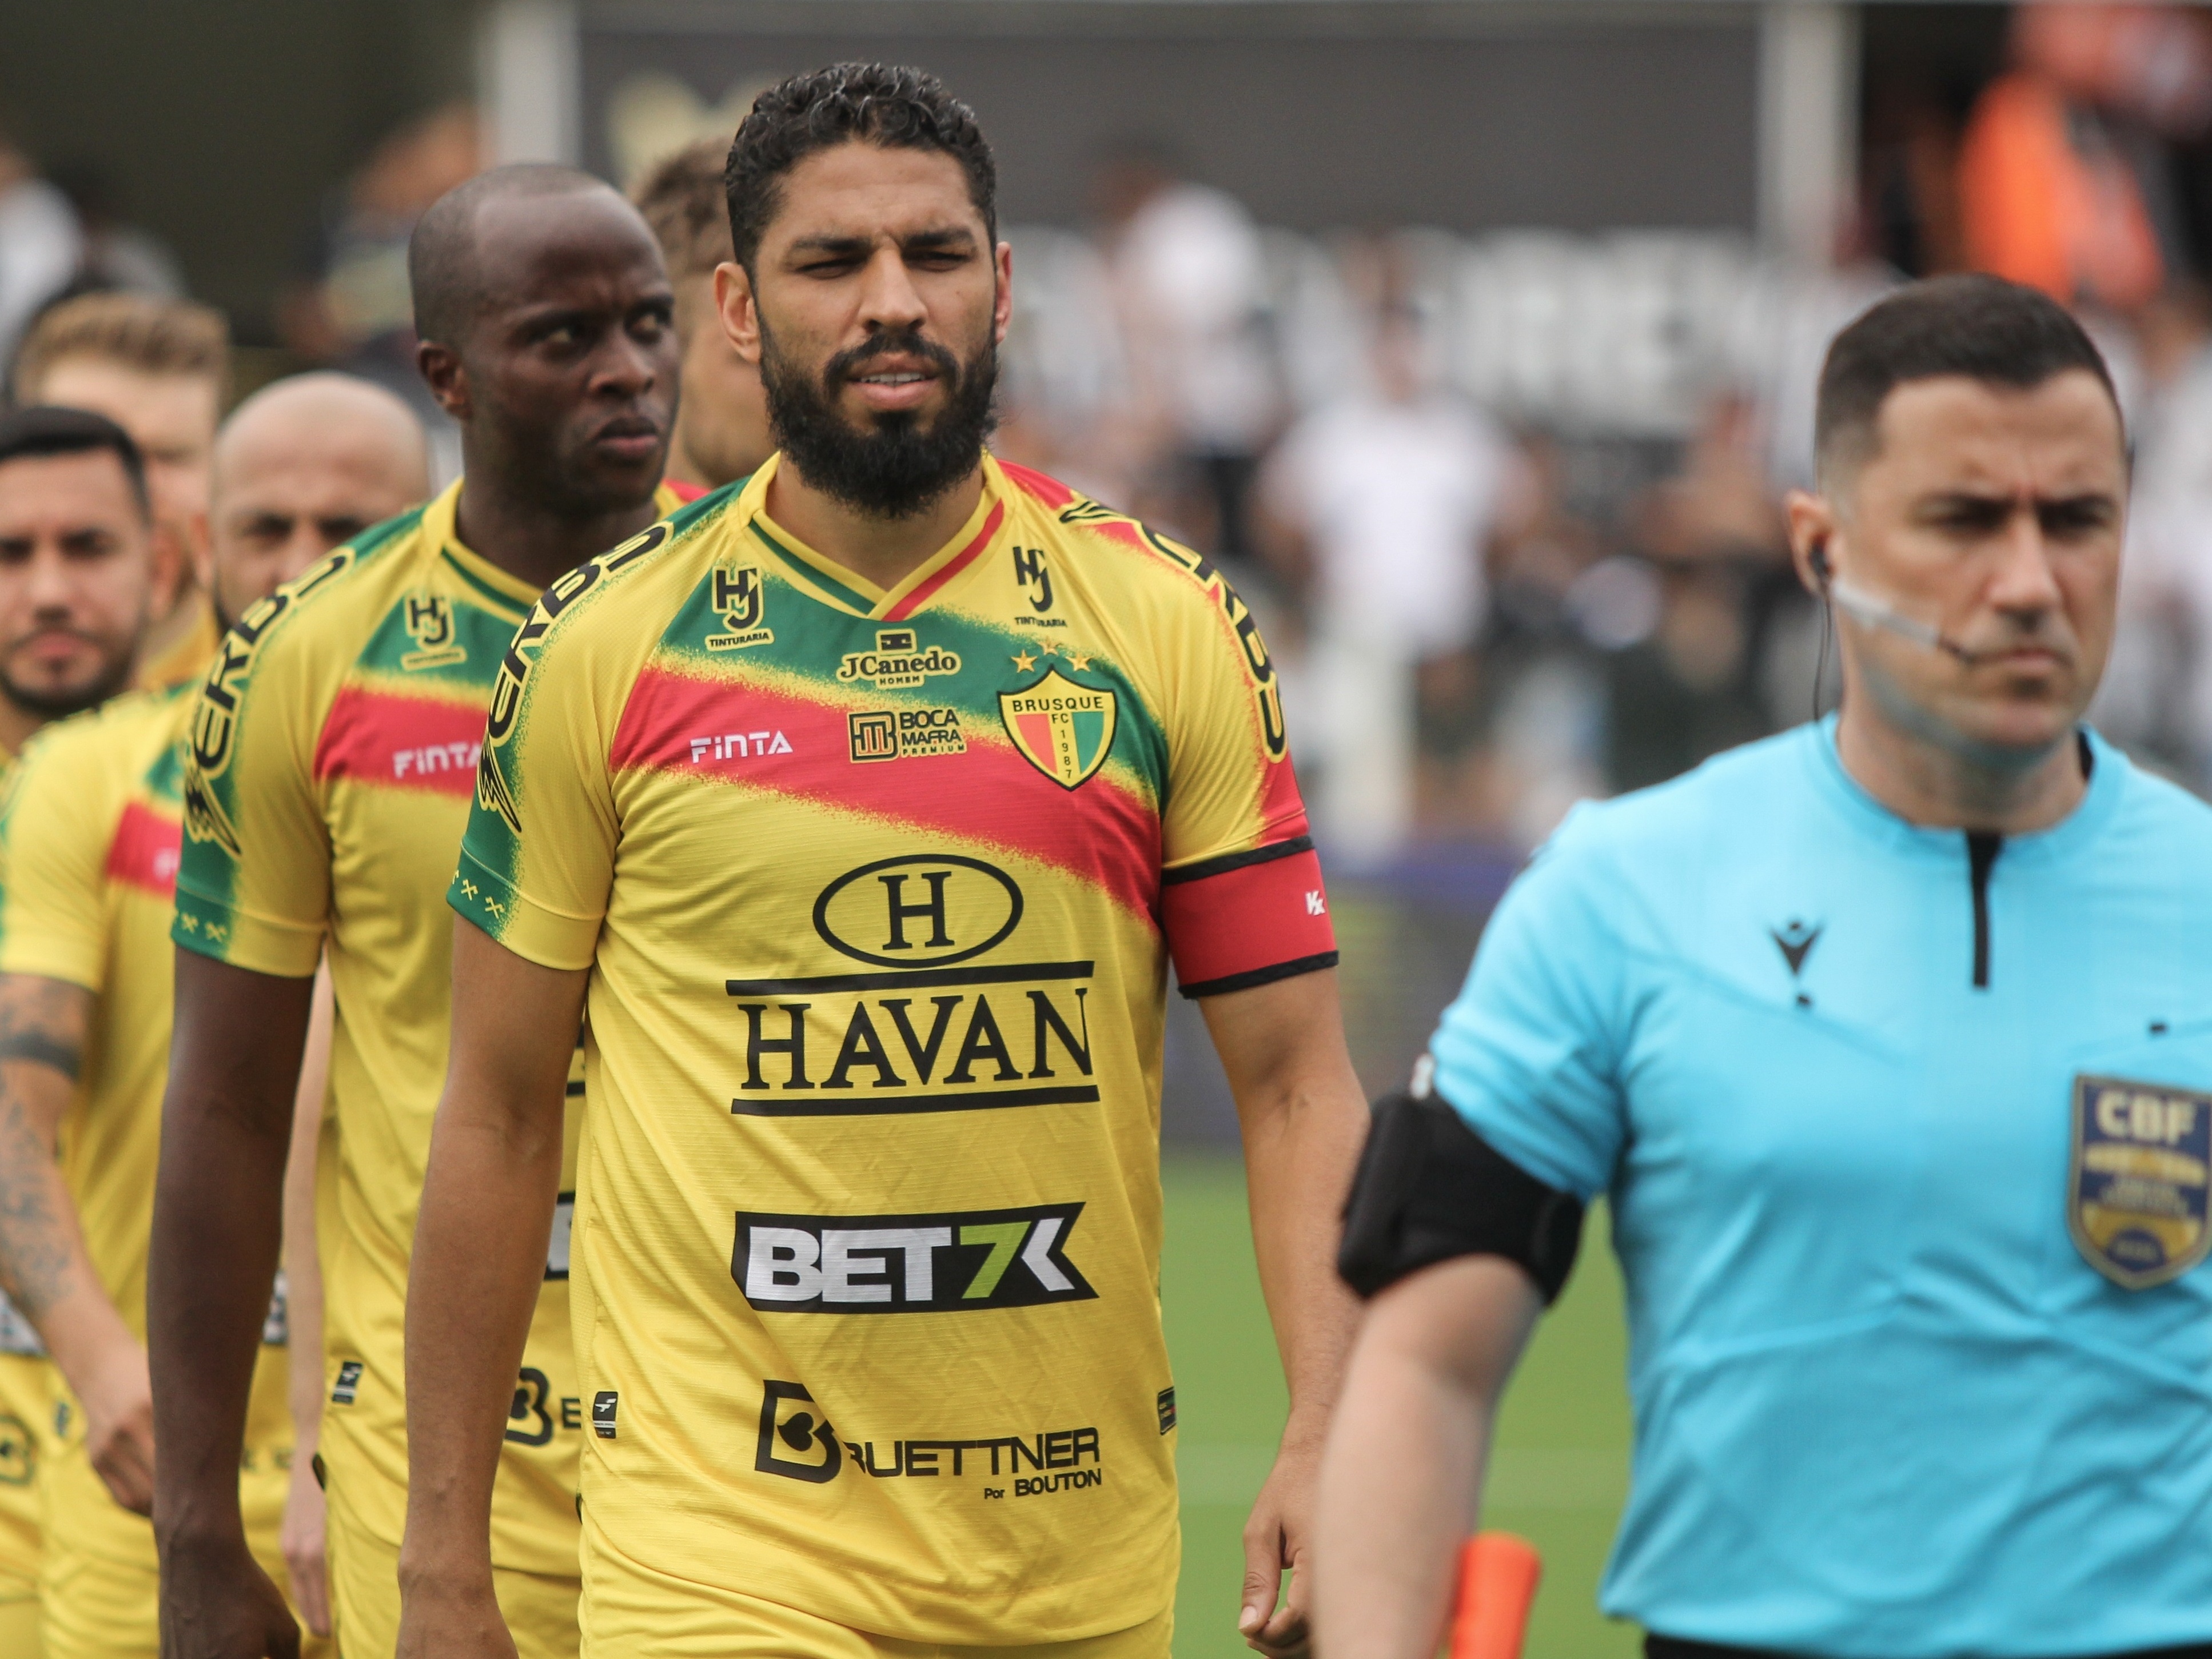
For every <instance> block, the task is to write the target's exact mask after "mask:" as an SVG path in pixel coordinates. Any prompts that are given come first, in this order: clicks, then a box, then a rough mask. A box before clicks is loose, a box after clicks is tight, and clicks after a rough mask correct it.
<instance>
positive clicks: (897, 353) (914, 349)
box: [822, 328, 960, 392]
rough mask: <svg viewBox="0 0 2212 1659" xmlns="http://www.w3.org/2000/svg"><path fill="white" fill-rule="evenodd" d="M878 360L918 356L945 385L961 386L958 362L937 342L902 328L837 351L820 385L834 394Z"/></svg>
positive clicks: (824, 370) (823, 373)
mask: <svg viewBox="0 0 2212 1659" xmlns="http://www.w3.org/2000/svg"><path fill="white" fill-rule="evenodd" d="M881 357H919V358H921V360H922V361H923V362H926V363H927V364H928V365H929V366H930V367H931V368H933V369H935V370H936V371H937V373H938V374H939V375H940V376H942V377H943V378H944V380H945V383H946V385H947V386H957V385H958V384H959V383H960V363H959V360H958V359H957V358H956V357H954V356H953V355H952V354H951V352H949V351H947V350H946V349H945V348H944V347H943V346H941V345H939V344H938V343H937V342H936V341H934V340H925V339H923V338H922V337H921V332H920V331H918V330H915V329H911V328H905V329H901V330H899V331H897V332H896V333H891V334H878V335H875V336H873V337H871V338H869V339H866V340H864V341H862V342H861V343H860V344H859V345H856V346H854V347H851V348H850V349H847V350H844V351H841V352H839V353H838V354H837V355H836V356H834V357H832V358H831V359H830V360H829V367H828V368H825V369H823V371H822V380H823V384H824V385H825V386H828V387H829V389H830V390H831V391H832V392H835V391H836V389H837V388H838V387H839V386H842V385H844V384H845V382H846V381H848V380H854V379H856V378H858V377H859V376H860V375H862V374H867V373H868V372H869V366H870V365H872V364H873V363H874V362H876V360H877V359H878V358H881Z"/></svg>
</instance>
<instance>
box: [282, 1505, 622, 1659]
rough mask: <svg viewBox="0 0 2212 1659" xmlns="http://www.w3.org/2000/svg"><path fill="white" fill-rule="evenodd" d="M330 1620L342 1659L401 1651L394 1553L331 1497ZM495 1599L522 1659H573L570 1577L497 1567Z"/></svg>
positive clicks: (373, 1658)
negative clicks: (334, 1629)
mask: <svg viewBox="0 0 2212 1659" xmlns="http://www.w3.org/2000/svg"><path fill="white" fill-rule="evenodd" d="M328 1496H329V1498H330V1504H329V1508H328V1510H326V1511H325V1512H326V1514H327V1515H328V1516H329V1519H328V1521H327V1522H326V1528H327V1537H328V1540H329V1543H328V1548H329V1551H330V1563H331V1624H332V1625H333V1626H336V1627H337V1632H338V1653H339V1659H392V1651H393V1650H394V1649H396V1648H397V1647H398V1645H399V1547H398V1545H397V1544H392V1543H387V1542H386V1541H384V1540H383V1539H381V1538H380V1537H378V1536H377V1535H376V1534H374V1533H373V1532H371V1531H370V1530H369V1529H368V1528H366V1527H364V1526H362V1524H361V1523H360V1522H358V1521H357V1520H356V1519H355V1518H354V1517H353V1516H352V1514H351V1513H350V1512H349V1510H347V1509H346V1508H345V1506H344V1505H343V1504H341V1503H339V1502H338V1500H337V1494H336V1493H335V1492H332V1493H330V1494H328ZM491 1583H492V1593H493V1594H494V1595H497V1596H498V1597H499V1610H500V1612H501V1613H503V1614H505V1615H506V1618H507V1632H508V1633H509V1634H511V1635H512V1636H513V1638H514V1650H515V1653H516V1654H517V1656H519V1659H576V1597H577V1595H578V1591H579V1589H580V1586H579V1585H578V1583H577V1581H576V1580H575V1579H574V1578H556V1577H552V1576H550V1574H546V1573H538V1572H517V1571H513V1569H512V1568H508V1567H494V1568H493V1569H492V1574H491Z"/></svg>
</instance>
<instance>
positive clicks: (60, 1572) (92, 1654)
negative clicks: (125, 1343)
mask: <svg viewBox="0 0 2212 1659" xmlns="http://www.w3.org/2000/svg"><path fill="white" fill-rule="evenodd" d="M75 1416H76V1414H75V1413H72V1418H73V1419H74V1418H75ZM48 1453H49V1455H48V1458H47V1462H46V1472H45V1476H44V1482H43V1484H44V1486H45V1497H46V1562H45V1565H44V1567H43V1568H42V1569H41V1571H40V1581H39V1599H40V1602H41V1603H42V1604H43V1607H42V1617H41V1620H40V1625H41V1628H42V1630H43V1632H44V1633H45V1638H46V1659H114V1656H121V1659H141V1656H143V1659H158V1656H159V1655H160V1653H161V1607H160V1591H161V1569H160V1562H159V1559H158V1557H157V1555H156V1553H155V1548H154V1528H153V1526H152V1524H151V1523H150V1522H148V1521H146V1520H145V1519H143V1517H142V1516H136V1515H133V1514H131V1511H130V1510H126V1509H125V1508H123V1507H122V1506H121V1505H120V1504H118V1503H117V1502H116V1501H115V1499H114V1498H113V1497H112V1496H111V1495H110V1494H109V1492H108V1490H107V1487H106V1485H105V1483H103V1482H102V1481H101V1480H100V1476H99V1474H97V1473H96V1472H95V1471H94V1468H93V1467H92V1462H91V1460H90V1459H89V1458H88V1457H87V1456H86V1455H85V1450H84V1437H83V1433H82V1424H81V1423H79V1422H73V1424H72V1429H71V1431H70V1433H69V1434H67V1435H66V1436H65V1437H62V1438H61V1440H60V1441H59V1443H54V1442H51V1441H50V1442H49V1443H48ZM287 1486H289V1474H288V1473H287V1471H285V1470H284V1469H283V1468H279V1467H278V1466H277V1465H276V1463H275V1462H273V1461H272V1460H270V1459H269V1458H268V1457H267V1456H266V1455H262V1456H259V1457H258V1458H257V1459H256V1461H255V1462H254V1465H253V1467H252V1468H249V1469H246V1470H243V1471H241V1472H240V1475H239V1478H238V1497H239V1507H240V1510H241V1511H242V1513H243V1515H244V1516H245V1520H246V1542H247V1544H249V1545H250V1546H251V1547H252V1550H253V1557H254V1559H255V1560H257V1561H258V1562H259V1563H260V1564H261V1570H262V1571H264V1572H265V1573H267V1574H268V1575H269V1577H270V1578H271V1579H273V1580H274V1581H275V1582H276V1586H277V1588H278V1589H283V1590H286V1591H287V1592H288V1593H289V1584H288V1583H287V1581H286V1574H285V1568H284V1557H283V1552H282V1550H281V1549H280V1548H279V1547H278V1544H277V1535H278V1533H279V1530H280V1529H281V1528H282V1527H283V1522H284V1498H285V1492H286V1488H287ZM302 1638H303V1639H302V1643H301V1650H300V1651H301V1655H302V1656H320V1655H325V1654H327V1653H328V1651H329V1649H328V1645H327V1644H325V1643H323V1642H321V1641H319V1640H318V1639H317V1638H314V1637H312V1636H307V1635H306V1634H305V1632H302ZM13 1652H14V1650H13V1649H11V1648H9V1647H7V1646H6V1644H4V1643H3V1642H0V1653H7V1654H12V1653H13Z"/></svg>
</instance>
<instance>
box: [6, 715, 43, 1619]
mask: <svg viewBox="0 0 2212 1659" xmlns="http://www.w3.org/2000/svg"><path fill="white" fill-rule="evenodd" d="M14 765H15V756H13V755H12V754H9V752H8V751H7V750H5V749H0V777H5V776H6V775H8V772H9V769H11V768H12V767H13V766H14ZM51 1386H52V1385H51V1384H50V1383H48V1381H47V1378H46V1347H45V1346H44V1345H43V1344H42V1343H40V1340H39V1334H38V1332H36V1331H35V1330H33V1329H32V1328H31V1322H30V1321H29V1320H27V1319H26V1318H24V1317H23V1316H22V1315H21V1314H20V1313H18V1312H16V1311H15V1305H14V1304H12V1303H10V1302H9V1300H8V1298H7V1297H6V1296H4V1295H0V1632H4V1631H6V1630H7V1629H8V1628H9V1626H8V1622H7V1621H8V1619H9V1609H10V1608H11V1607H14V1606H15V1604H17V1603H19V1602H22V1601H29V1600H32V1599H33V1598H35V1597H36V1596H37V1595H38V1593H39V1559H40V1554H41V1553H42V1546H41V1545H40V1528H39V1486H38V1482H39V1463H40V1453H41V1449H42V1448H41V1441H42V1438H43V1432H42V1431H43V1426H44V1422H45V1418H44V1413H45V1410H46V1396H47V1391H48V1389H49V1388H50V1387H51Z"/></svg>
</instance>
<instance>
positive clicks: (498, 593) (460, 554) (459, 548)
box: [422, 478, 684, 624]
mask: <svg viewBox="0 0 2212 1659" xmlns="http://www.w3.org/2000/svg"><path fill="white" fill-rule="evenodd" d="M460 501H461V481H460V480H459V478H456V479H454V480H453V483H449V484H447V486H446V487H445V488H444V489H441V490H440V491H439V492H438V493H437V494H436V495H434V496H433V497H431V499H430V501H429V503H428V505H427V506H425V507H423V509H422V535H423V537H424V538H425V539H427V540H428V542H429V544H430V545H432V546H433V547H435V548H436V549H437V550H438V557H439V559H440V561H441V562H442V563H443V564H444V565H445V567H446V568H447V571H448V572H449V573H450V574H453V576H455V577H458V578H459V580H460V582H461V584H462V586H464V587H465V588H466V589H467V590H468V591H469V592H470V594H471V597H472V598H474V599H477V601H479V602H480V603H482V604H483V605H488V606H489V607H490V608H492V609H493V610H495V611H500V612H501V613H502V614H505V613H507V612H512V613H513V620H514V621H515V622H516V623H518V624H520V623H521V622H522V620H523V619H524V618H525V617H527V616H528V615H529V614H530V607H531V606H532V605H536V604H537V603H538V593H539V592H540V591H541V590H539V589H538V588H536V587H533V586H531V585H530V584H529V583H528V582H526V581H525V580H522V578H521V577H520V576H517V575H514V574H512V573H510V572H508V571H505V570H502V569H501V568H499V567H498V566H497V565H495V564H494V563H493V562H491V561H490V560H489V559H487V558H486V557H484V556H483V554H481V553H479V552H477V550H475V549H473V548H471V547H470V546H468V545H467V544H465V543H464V542H463V541H462V540H461V538H460V532H459V528H458V526H457V525H456V523H455V516H454V515H455V514H456V513H458V512H459V508H460ZM683 505H684V498H683V497H682V496H680V495H678V494H677V493H676V492H675V491H674V490H672V489H670V488H669V487H668V486H667V484H666V483H661V484H659V485H657V486H655V488H654V489H653V511H654V512H655V513H657V514H658V515H659V517H661V518H664V519H665V518H666V517H667V516H668V515H669V514H670V513H673V512H675V511H676V509H677V508H678V507H682V506H683Z"/></svg>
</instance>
